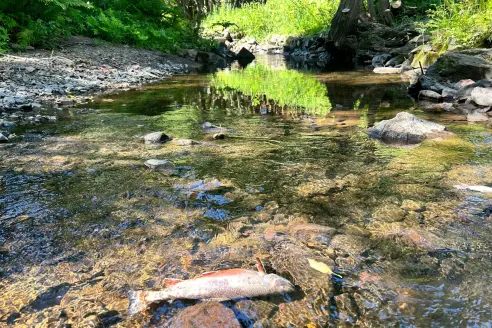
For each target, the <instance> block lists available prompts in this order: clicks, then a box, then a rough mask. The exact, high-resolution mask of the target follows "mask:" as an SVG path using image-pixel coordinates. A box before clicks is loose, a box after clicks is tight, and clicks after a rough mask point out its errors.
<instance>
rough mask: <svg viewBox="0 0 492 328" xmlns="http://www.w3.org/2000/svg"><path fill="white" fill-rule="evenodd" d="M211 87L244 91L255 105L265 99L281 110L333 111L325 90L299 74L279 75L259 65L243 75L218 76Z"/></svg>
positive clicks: (222, 73)
mask: <svg viewBox="0 0 492 328" xmlns="http://www.w3.org/2000/svg"><path fill="white" fill-rule="evenodd" d="M211 85H212V86H214V87H215V88H218V89H219V90H225V91H227V90H230V89H234V90H237V91H241V92H242V93H243V94H245V95H247V96H250V97H251V98H252V100H253V105H257V104H259V103H260V102H261V101H262V100H263V99H264V97H266V98H267V99H268V100H272V101H274V102H275V105H276V106H278V107H284V106H287V107H289V108H291V109H294V110H306V111H309V112H315V113H320V114H326V113H329V112H330V110H331V108H332V106H331V103H330V99H329V98H328V95H327V90H326V86H325V85H324V84H322V83H320V82H318V81H317V80H316V79H315V78H314V77H310V76H309V75H306V74H303V73H301V72H298V71H289V70H282V71H276V70H273V69H271V68H269V67H266V66H263V65H261V64H256V65H254V66H248V67H247V68H245V69H244V70H241V71H230V72H227V71H222V72H218V73H217V74H216V75H214V77H213V78H212V81H211Z"/></svg>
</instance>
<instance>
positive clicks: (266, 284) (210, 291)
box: [128, 263, 294, 316]
mask: <svg viewBox="0 0 492 328" xmlns="http://www.w3.org/2000/svg"><path fill="white" fill-rule="evenodd" d="M258 270H259V271H252V270H246V269H229V270H223V271H214V272H206V273H203V274H202V275H201V276H200V277H197V278H194V279H189V280H178V279H168V280H166V285H167V286H168V287H167V288H165V289H163V290H160V291H131V292H130V308H129V310H128V314H129V315H130V316H133V315H135V314H136V313H138V312H140V311H143V310H145V309H146V308H147V306H148V305H149V304H151V303H154V302H158V301H162V300H174V299H206V300H216V301H225V300H231V299H235V298H242V297H255V296H263V295H270V294H278V293H288V292H292V291H293V290H294V285H293V284H292V283H291V282H290V281H288V280H287V279H284V278H282V277H280V276H278V275H276V274H266V273H265V271H264V270H263V267H262V266H261V263H258Z"/></svg>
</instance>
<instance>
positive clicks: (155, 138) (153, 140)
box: [144, 132, 171, 145]
mask: <svg viewBox="0 0 492 328" xmlns="http://www.w3.org/2000/svg"><path fill="white" fill-rule="evenodd" d="M144 140H145V143H146V144H147V145H158V144H162V143H165V142H168V141H169V140H171V137H169V136H168V135H166V134H165V133H164V132H152V133H149V134H147V135H145V136H144Z"/></svg>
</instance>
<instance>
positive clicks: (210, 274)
mask: <svg viewBox="0 0 492 328" xmlns="http://www.w3.org/2000/svg"><path fill="white" fill-rule="evenodd" d="M218 272H219V271H207V272H203V273H202V274H201V276H202V277H206V276H213V275H216V274H217V273H218Z"/></svg>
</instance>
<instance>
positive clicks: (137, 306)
mask: <svg viewBox="0 0 492 328" xmlns="http://www.w3.org/2000/svg"><path fill="white" fill-rule="evenodd" d="M146 295H147V292H144V291H133V290H131V291H130V293H129V295H128V296H129V297H130V306H129V307H128V316H130V317H133V316H134V315H135V314H137V313H139V312H142V311H143V310H145V309H146V308H147V305H149V304H148V303H149V302H147V301H146V300H145V296H146Z"/></svg>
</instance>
